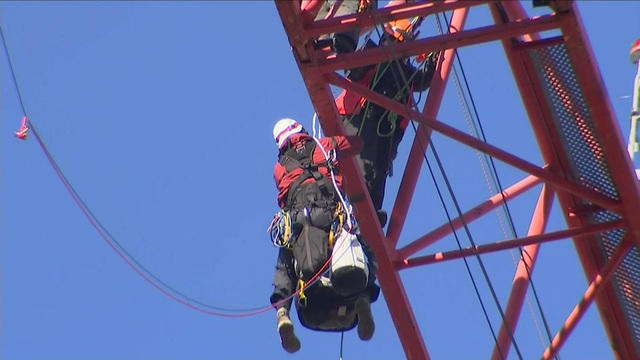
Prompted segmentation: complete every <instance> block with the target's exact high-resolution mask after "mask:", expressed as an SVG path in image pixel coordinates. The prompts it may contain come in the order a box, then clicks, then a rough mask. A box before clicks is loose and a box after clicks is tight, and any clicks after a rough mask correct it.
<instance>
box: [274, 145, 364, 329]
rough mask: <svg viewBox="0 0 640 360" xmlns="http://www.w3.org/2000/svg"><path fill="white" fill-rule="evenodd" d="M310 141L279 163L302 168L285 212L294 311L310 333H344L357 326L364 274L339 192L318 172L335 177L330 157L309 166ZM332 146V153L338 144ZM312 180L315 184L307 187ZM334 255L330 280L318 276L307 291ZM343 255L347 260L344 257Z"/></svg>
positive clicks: (292, 149) (292, 148) (287, 168)
mask: <svg viewBox="0 0 640 360" xmlns="http://www.w3.org/2000/svg"><path fill="white" fill-rule="evenodd" d="M314 140H315V139H314ZM314 140H311V139H309V140H307V141H305V142H304V144H303V145H302V146H300V145H293V146H289V148H288V149H286V150H285V151H284V152H282V153H281V154H280V157H279V159H278V161H279V162H280V164H281V165H282V166H284V167H285V171H286V172H287V173H290V172H292V171H294V170H296V169H302V173H301V174H300V176H299V177H298V178H297V179H296V180H295V181H294V182H293V183H292V184H291V186H290V187H289V190H288V193H287V197H286V206H285V208H284V213H285V214H287V215H288V216H289V217H290V219H291V220H290V221H291V231H290V234H291V235H290V239H291V241H289V239H286V240H285V241H284V242H285V243H286V245H285V246H286V247H287V248H288V249H289V250H290V251H291V252H292V254H293V258H294V263H295V265H294V269H295V273H296V276H297V278H298V286H297V292H298V296H297V298H298V301H296V309H297V313H298V317H299V319H300V323H301V324H302V325H303V326H305V327H307V328H310V329H314V330H326V331H344V330H348V329H352V328H353V327H355V326H356V325H357V317H356V314H355V311H354V310H355V309H354V305H353V303H354V301H355V299H356V297H357V295H358V294H359V293H361V292H362V291H363V290H364V289H365V288H366V285H367V275H368V269H367V266H366V261H365V259H364V254H363V251H362V248H361V247H360V243H359V242H358V239H357V237H356V235H355V234H352V233H349V232H348V231H347V230H346V229H344V228H343V226H344V219H345V212H344V210H345V209H344V206H343V205H342V204H341V203H340V202H339V201H337V191H339V189H336V188H334V186H333V184H332V183H331V180H330V179H328V178H327V176H325V175H323V174H322V173H320V171H319V168H320V167H327V168H328V170H329V173H331V174H332V173H333V168H332V167H333V164H332V160H331V158H330V157H329V156H327V158H326V161H324V162H323V163H320V164H314V163H313V153H314V151H315V149H316V146H317V145H316V142H315V141H314ZM332 141H333V148H334V149H335V148H336V147H337V145H336V142H335V140H333V138H332ZM318 145H320V146H322V145H321V144H320V143H319V142H318ZM322 150H323V153H324V149H322ZM325 155H326V153H325ZM310 178H313V179H314V181H312V182H306V183H305V181H306V180H307V179H310ZM334 249H336V250H337V249H340V251H341V254H337V255H336V254H335V251H336V250H334ZM332 251H334V256H335V257H334V258H332V264H331V265H332V271H331V277H330V278H327V277H326V276H321V277H320V280H319V281H318V282H317V283H315V284H313V285H312V286H310V287H309V288H306V282H307V281H309V279H310V278H311V277H313V276H314V275H315V274H316V273H317V272H318V271H320V269H321V268H322V266H323V265H324V264H325V262H327V260H328V259H329V257H330V256H331V255H332ZM345 253H349V255H351V256H343V255H344V254H345ZM350 259H353V260H354V261H349V260H350ZM307 295H308V296H307Z"/></svg>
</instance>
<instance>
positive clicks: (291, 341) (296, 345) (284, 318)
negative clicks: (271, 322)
mask: <svg viewBox="0 0 640 360" xmlns="http://www.w3.org/2000/svg"><path fill="white" fill-rule="evenodd" d="M276 315H277V317H278V333H279V334H280V342H281V343H282V347H283V348H284V349H285V350H286V351H287V352H289V353H294V352H296V351H298V350H300V340H298V338H297V337H296V334H294V333H293V323H291V319H289V311H288V310H287V309H285V308H280V309H278V312H277V314H276Z"/></svg>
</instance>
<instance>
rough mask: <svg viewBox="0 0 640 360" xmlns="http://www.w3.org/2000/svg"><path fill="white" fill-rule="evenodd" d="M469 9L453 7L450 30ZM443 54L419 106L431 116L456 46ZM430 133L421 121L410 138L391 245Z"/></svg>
mask: <svg viewBox="0 0 640 360" xmlns="http://www.w3.org/2000/svg"><path fill="white" fill-rule="evenodd" d="M468 12H469V9H467V8H462V9H458V10H454V11H453V14H452V15H451V21H450V24H451V25H450V26H449V33H455V32H458V31H461V30H462V29H463V28H464V24H465V21H466V19H467V14H468ZM442 55H443V56H441V57H440V58H439V62H438V66H437V67H436V73H435V74H434V76H433V79H432V80H431V86H430V87H429V94H428V95H427V99H426V101H425V104H424V108H423V109H422V113H423V114H426V115H427V116H431V117H436V116H437V115H438V111H439V110H440V104H441V103H442V97H443V95H444V91H445V88H446V86H447V80H449V74H450V73H451V69H452V67H453V61H454V59H455V49H447V50H445V51H444V53H443V54H442ZM430 136H431V129H429V128H425V126H424V125H422V123H420V124H418V129H417V133H416V135H415V137H414V139H413V144H412V145H411V151H410V153H409V158H408V159H407V164H406V166H405V169H404V173H403V175H402V180H401V182H400V188H399V189H398V193H397V195H396V200H395V202H394V205H393V211H392V213H391V218H390V220H389V226H388V228H387V238H388V239H389V242H390V243H391V245H392V246H393V247H395V246H396V245H397V244H398V240H399V238H400V232H401V231H402V228H403V227H404V222H405V220H406V217H407V212H408V211H409V205H410V204H411V198H412V197H413V194H414V192H415V188H416V184H417V183H418V176H419V175H420V168H421V167H422V162H423V161H424V159H423V156H424V153H425V151H426V150H427V144H428V143H429V137H430Z"/></svg>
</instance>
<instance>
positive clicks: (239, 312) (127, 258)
mask: <svg viewBox="0 0 640 360" xmlns="http://www.w3.org/2000/svg"><path fill="white" fill-rule="evenodd" d="M0 37H1V38H2V44H3V45H4V48H5V54H6V57H7V60H8V63H9V69H10V72H11V75H12V79H13V83H14V86H15V88H16V91H17V94H18V99H19V101H20V106H21V108H22V111H23V113H24V114H25V115H27V114H28V113H27V111H26V108H25V106H24V101H23V97H22V93H21V91H20V88H19V86H18V81H17V78H16V75H15V71H14V67H13V64H12V61H11V56H10V55H9V48H8V47H7V43H6V40H5V36H4V32H3V30H2V27H0ZM27 123H28V126H29V127H30V129H31V132H32V133H33V135H34V137H35V139H36V142H37V143H38V145H39V146H40V148H41V149H42V151H43V153H44V155H45V157H46V158H47V160H48V162H49V164H50V165H51V167H52V168H53V170H54V172H55V173H56V175H57V176H58V178H59V179H60V181H61V182H62V184H63V186H64V187H65V189H66V190H67V192H68V193H69V195H71V198H72V199H73V201H74V202H75V203H76V205H77V206H78V208H79V209H80V211H82V213H83V214H84V215H85V217H86V218H87V220H88V221H89V223H90V224H91V226H92V227H93V228H94V229H95V230H96V231H97V233H98V235H99V236H100V237H101V238H102V239H103V240H104V241H105V242H106V243H107V245H108V246H109V247H110V248H111V249H112V250H113V251H114V252H115V253H116V254H117V255H118V256H119V257H120V258H121V259H122V260H123V261H124V262H125V263H126V264H127V265H128V266H129V267H130V268H131V269H132V270H133V271H134V272H135V273H136V274H138V275H139V276H140V277H141V278H142V279H143V280H145V281H146V282H147V283H149V284H150V285H151V286H153V287H154V288H155V289H156V290H158V291H160V292H161V293H162V294H163V295H165V296H167V297H169V298H170V299H172V300H174V301H175V302H177V303H179V304H181V305H184V306H186V307H188V308H191V309H193V310H196V311H199V312H201V313H204V314H207V315H213V316H219V317H227V318H241V317H250V316H255V315H258V314H261V313H264V312H267V311H269V310H271V309H273V308H275V307H278V306H279V305H281V304H283V303H285V302H287V301H288V300H289V299H291V298H293V297H295V296H296V294H297V291H294V292H293V293H292V294H291V295H289V296H288V297H286V298H284V299H282V300H280V301H278V302H276V303H274V304H270V305H268V306H261V307H254V308H243V309H234V308H225V307H219V306H214V305H210V304H206V303H203V302H201V301H198V300H196V299H193V298H191V297H189V296H187V295H185V294H183V293H182V292H180V291H178V290H176V289H175V288H173V287H171V286H170V285H169V284H167V283H166V282H164V281H162V280H161V279H160V278H158V277H157V276H156V275H154V274H153V273H152V272H151V271H149V270H148V269H147V268H146V267H144V266H143V265H142V264H141V263H140V262H139V261H137V260H136V258H135V257H133V256H132V255H131V254H130V253H128V252H127V251H126V249H125V248H124V247H123V246H122V245H121V244H120V243H119V242H118V241H117V240H116V239H115V238H114V237H113V236H112V235H111V233H110V232H109V231H108V230H107V229H106V227H105V226H104V225H102V223H101V222H100V220H99V219H98V218H97V216H95V215H94V213H93V212H92V211H91V209H90V208H89V206H88V205H87V204H86V202H85V201H84V200H83V199H82V197H81V196H80V195H79V194H78V192H77V191H76V190H75V188H74V187H73V185H72V184H71V182H70V181H69V179H68V178H67V177H66V175H65V174H64V172H63V171H62V169H61V168H60V166H59V165H58V163H57V162H56V160H55V159H54V157H53V156H52V154H51V152H50V151H49V149H48V147H47V146H46V144H45V143H44V141H43V140H42V137H41V136H40V134H39V132H38V130H37V128H36V127H35V125H34V124H33V122H32V121H31V120H30V118H29V117H28V116H27ZM345 253H346V251H345ZM343 255H344V253H343V254H341V255H340V256H343ZM332 258H333V255H332V256H330V257H329V259H328V260H327V261H326V262H325V263H324V265H323V266H322V267H321V268H320V270H318V272H317V273H316V274H315V275H314V276H313V277H312V278H311V279H310V280H309V281H308V282H307V286H306V287H309V286H311V285H313V284H314V283H315V282H317V281H318V280H319V277H320V275H322V274H323V273H325V272H326V271H325V270H326V268H327V267H328V266H329V264H330V263H331V260H332ZM225 312H226V313H225ZM232 312H234V313H232Z"/></svg>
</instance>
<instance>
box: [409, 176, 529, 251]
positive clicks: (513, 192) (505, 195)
mask: <svg viewBox="0 0 640 360" xmlns="http://www.w3.org/2000/svg"><path fill="white" fill-rule="evenodd" d="M539 183H540V179H538V178H537V177H535V176H533V175H529V176H527V177H526V178H524V179H523V180H520V181H519V182H518V183H516V184H514V185H512V186H510V187H509V188H507V189H505V190H503V191H502V193H500V194H495V195H493V196H492V197H490V198H489V200H487V201H485V202H483V203H482V204H480V205H478V206H475V207H474V208H472V209H471V210H469V211H467V212H466V213H464V214H462V216H460V217H458V218H455V219H453V220H452V221H451V223H445V224H442V225H441V226H439V227H438V228H436V229H435V230H433V231H431V232H429V233H428V234H426V235H424V236H421V237H420V238H418V239H417V240H415V241H413V242H412V243H410V244H408V245H406V246H405V247H403V248H400V249H398V256H399V258H400V259H406V258H408V257H409V256H411V255H413V254H415V253H417V252H418V251H420V250H422V249H424V248H425V247H427V246H429V245H431V244H433V243H434V242H436V241H438V240H439V239H442V238H443V237H445V236H447V235H449V234H451V233H452V232H453V231H455V230H457V229H459V228H461V227H462V226H463V225H464V224H469V223H471V222H472V221H474V220H476V219H478V218H479V217H481V216H482V215H484V214H486V213H488V212H489V211H491V210H493V209H495V208H497V207H499V206H500V205H502V204H504V201H509V200H512V199H514V198H515V197H517V196H519V195H521V194H523V193H524V192H525V191H527V190H529V189H531V188H532V187H534V186H536V185H537V184H539Z"/></svg>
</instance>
